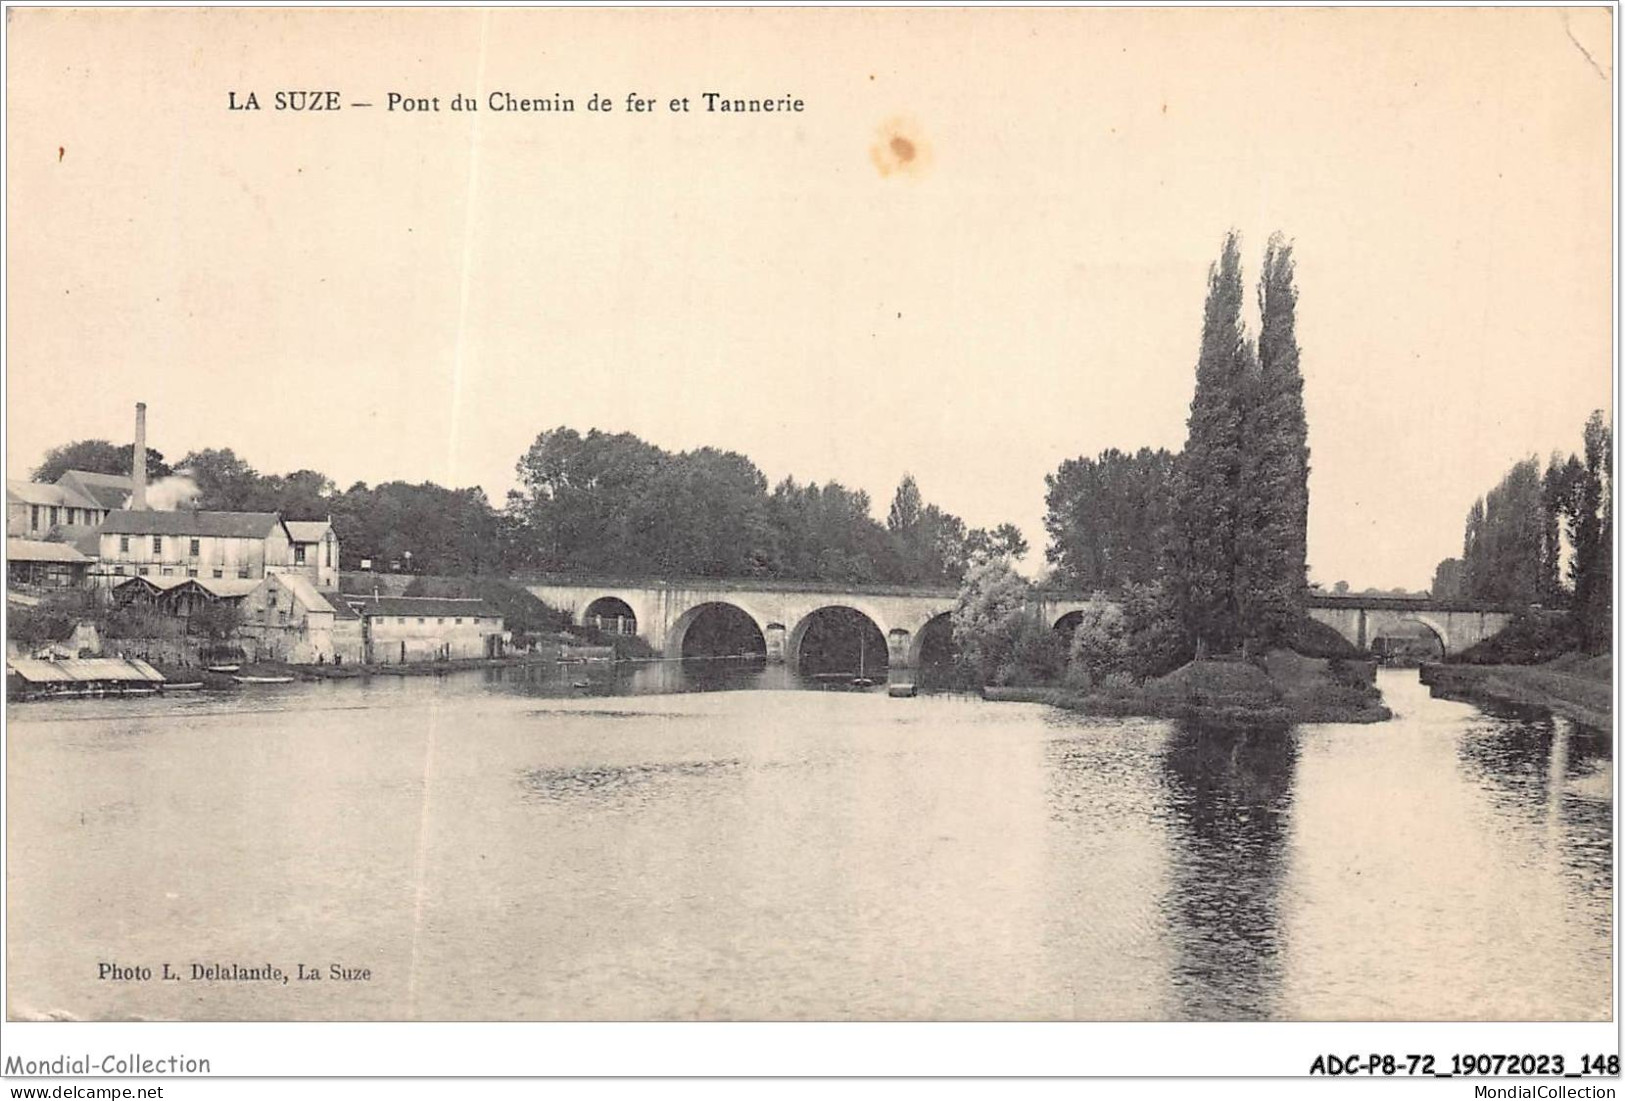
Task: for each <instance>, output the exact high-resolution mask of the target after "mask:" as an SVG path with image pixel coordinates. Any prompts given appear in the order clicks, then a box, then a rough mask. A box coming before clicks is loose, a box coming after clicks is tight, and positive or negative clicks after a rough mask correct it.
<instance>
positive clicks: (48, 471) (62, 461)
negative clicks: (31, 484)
mask: <svg viewBox="0 0 1625 1101" xmlns="http://www.w3.org/2000/svg"><path fill="white" fill-rule="evenodd" d="M134 464H135V444H133V443H127V444H122V445H120V444H115V443H112V442H111V441H108V440H75V441H74V442H73V443H68V444H63V445H62V446H60V447H53V448H51V450H49V451H47V452H46V453H45V461H44V462H42V463H40V465H39V466H37V467H35V468H34V471H33V473H32V474H31V475H30V476H29V477H30V478H31V479H32V480H33V481H36V482H55V481H56V480H57V479H58V478H60V477H62V475H64V474H66V473H67V472H68V471H70V470H85V471H89V472H90V473H92V474H122V475H125V476H129V474H130V472H131V469H132V468H133V466H134ZM172 473H174V472H173V471H172V470H171V469H170V467H169V464H168V463H166V462H165V461H164V454H163V452H162V451H159V450H158V449H157V448H154V447H149V448H147V477H148V478H149V479H154V478H167V477H169V475H170V474H172Z"/></svg>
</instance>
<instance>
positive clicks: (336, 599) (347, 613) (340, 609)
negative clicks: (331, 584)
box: [321, 589, 362, 619]
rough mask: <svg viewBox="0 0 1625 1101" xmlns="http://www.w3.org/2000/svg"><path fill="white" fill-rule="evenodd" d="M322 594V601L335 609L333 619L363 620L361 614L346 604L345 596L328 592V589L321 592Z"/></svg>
mask: <svg viewBox="0 0 1625 1101" xmlns="http://www.w3.org/2000/svg"><path fill="white" fill-rule="evenodd" d="M321 594H322V599H323V600H325V601H327V603H328V604H330V605H331V606H332V608H333V618H334V619H360V618H361V613H360V612H358V611H356V610H355V609H354V608H352V607H350V606H349V605H348V604H346V603H345V602H344V595H343V594H342V593H336V592H333V591H331V590H328V589H323V590H321ZM354 599H355V600H357V601H359V600H361V599H362V598H361V597H359V596H358V597H355V598H354Z"/></svg>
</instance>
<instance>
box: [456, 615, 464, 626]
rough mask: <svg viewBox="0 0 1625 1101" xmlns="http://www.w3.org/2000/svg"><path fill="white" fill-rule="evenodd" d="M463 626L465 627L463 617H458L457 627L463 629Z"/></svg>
mask: <svg viewBox="0 0 1625 1101" xmlns="http://www.w3.org/2000/svg"><path fill="white" fill-rule="evenodd" d="M462 625H463V617H462V616H458V617H457V626H459V627H461V626H462Z"/></svg>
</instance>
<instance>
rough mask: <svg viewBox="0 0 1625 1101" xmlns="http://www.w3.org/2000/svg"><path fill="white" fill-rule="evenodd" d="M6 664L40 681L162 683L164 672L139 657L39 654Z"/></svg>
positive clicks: (24, 675)
mask: <svg viewBox="0 0 1625 1101" xmlns="http://www.w3.org/2000/svg"><path fill="white" fill-rule="evenodd" d="M6 668H7V669H8V670H9V671H10V672H13V673H16V674H17V675H18V676H19V677H21V678H22V679H23V680H26V681H32V682H34V683H36V684H45V683H53V682H54V683H59V684H60V683H67V682H73V681H134V682H136V683H138V684H140V683H146V684H162V683H164V675H163V674H162V673H160V672H158V670H156V669H154V668H153V667H152V666H150V665H148V664H147V663H146V662H144V661H141V660H139V659H136V658H73V659H69V660H66V661H41V660H39V659H38V658H12V659H11V660H10V661H8V662H6Z"/></svg>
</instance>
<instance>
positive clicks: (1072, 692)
mask: <svg viewBox="0 0 1625 1101" xmlns="http://www.w3.org/2000/svg"><path fill="white" fill-rule="evenodd" d="M1375 679H1376V666H1375V665H1374V664H1373V663H1371V662H1359V661H1338V660H1327V659H1322V658H1309V657H1304V656H1302V655H1299V654H1295V653H1292V652H1291V651H1289V650H1277V651H1274V652H1272V653H1271V654H1270V655H1269V656H1268V657H1267V658H1265V660H1264V664H1263V666H1262V667H1260V666H1258V665H1253V664H1250V663H1247V662H1241V661H1193V662H1191V663H1190V664H1188V665H1185V666H1183V667H1181V668H1179V669H1176V670H1174V671H1173V672H1172V673H1169V674H1168V675H1167V676H1165V677H1158V678H1156V679H1155V680H1150V681H1146V682H1145V683H1144V684H1140V685H1131V686H1117V687H1098V688H1091V689H1081V690H1080V689H1076V688H1066V687H1053V688H1014V687H1009V688H995V687H990V688H986V689H984V690H983V693H982V694H983V696H984V697H985V698H986V699H990V700H1019V701H1025V702H1030V703H1045V704H1049V705H1050V706H1052V707H1059V708H1062V709H1064V710H1067V711H1076V712H1078V713H1080V714H1084V715H1098V716H1102V717H1109V718H1126V717H1131V716H1132V717H1141V718H1153V719H1180V720H1184V721H1187V722H1193V723H1197V724H1199V725H1203V726H1209V727H1219V728H1227V729H1248V730H1257V729H1285V728H1287V727H1289V726H1293V725H1296V724H1298V723H1377V722H1384V721H1386V720H1388V719H1391V718H1393V712H1391V711H1389V710H1388V708H1387V707H1385V706H1384V705H1383V703H1382V694H1381V693H1380V692H1378V691H1377V689H1376V688H1375V686H1374V682H1375Z"/></svg>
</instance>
